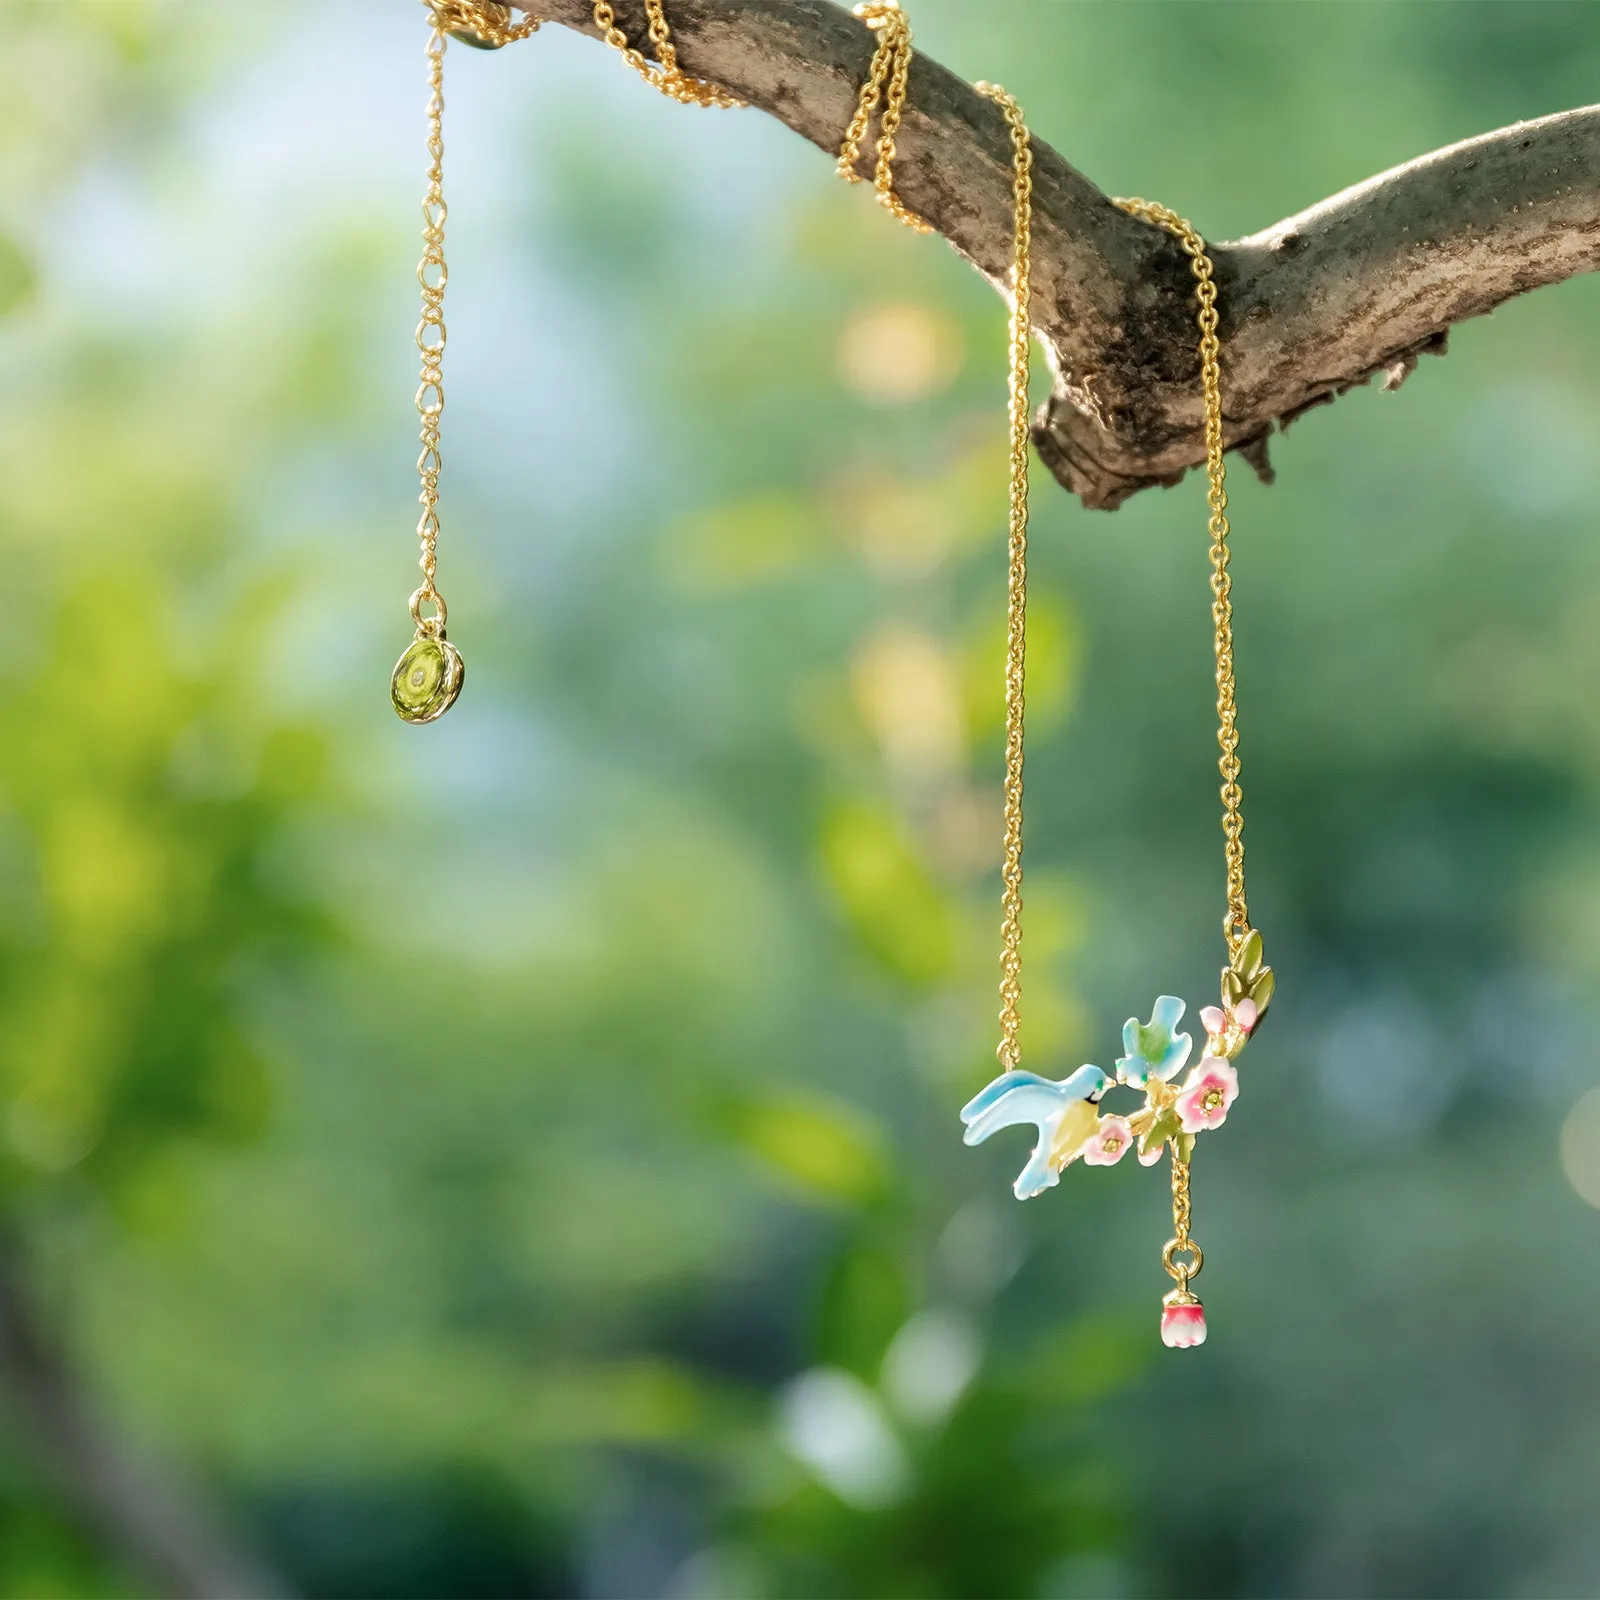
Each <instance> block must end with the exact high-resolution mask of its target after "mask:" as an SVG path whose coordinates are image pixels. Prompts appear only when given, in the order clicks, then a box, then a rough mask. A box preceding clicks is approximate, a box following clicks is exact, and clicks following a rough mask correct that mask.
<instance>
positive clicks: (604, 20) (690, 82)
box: [594, 0, 744, 111]
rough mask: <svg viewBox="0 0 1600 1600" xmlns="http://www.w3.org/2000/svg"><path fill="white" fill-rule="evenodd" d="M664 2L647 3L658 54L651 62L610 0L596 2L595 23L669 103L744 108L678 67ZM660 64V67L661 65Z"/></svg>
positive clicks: (735, 99)
mask: <svg viewBox="0 0 1600 1600" xmlns="http://www.w3.org/2000/svg"><path fill="white" fill-rule="evenodd" d="M664 4H665V0H644V9H645V15H646V16H647V17H648V18H649V19H650V45H651V48H652V49H653V50H654V51H655V54H656V59H655V61H653V62H652V61H649V60H647V59H646V58H645V56H644V55H643V53H642V52H641V51H639V50H638V49H637V48H636V47H635V46H633V45H631V44H629V42H628V36H627V34H625V33H624V32H623V31H622V29H621V28H619V27H618V26H617V14H616V11H615V10H614V9H613V8H612V6H611V5H610V4H609V3H608V0H595V7H594V21H595V26H596V27H597V28H599V30H600V34H601V37H602V38H603V39H604V40H605V42H606V43H607V44H608V45H610V46H611V48H612V49H613V50H616V51H618V52H619V53H620V54H621V56H622V59H623V60H624V61H626V62H627V63H628V65H629V66H630V67H632V68H633V70H634V71H635V72H637V73H638V74H639V76H640V77H641V78H643V79H644V81H645V82H646V83H648V84H649V85H650V87H651V88H652V89H658V90H660V92H661V93H662V94H664V95H666V96H667V98H668V99H669V100H676V101H677V102H678V104H679V105H685V106H718V107H720V108H721V109H723V110H725V111H731V110H733V109H734V108H735V107H738V106H742V105H743V104H744V101H743V100H740V99H737V98H736V97H735V96H733V95H731V94H729V93H728V91H727V90H726V89H723V88H721V87H719V86H718V85H717V84H714V83H707V82H706V81H705V79H703V78H692V77H690V76H689V74H688V73H686V72H685V71H684V70H683V68H682V67H680V66H679V65H678V47H677V46H676V45H675V44H674V43H673V42H672V29H671V28H670V27H669V26H668V25H667V14H666V12H665V11H664V10H663V9H662V8H663V5H664ZM658 63H659V64H658Z"/></svg>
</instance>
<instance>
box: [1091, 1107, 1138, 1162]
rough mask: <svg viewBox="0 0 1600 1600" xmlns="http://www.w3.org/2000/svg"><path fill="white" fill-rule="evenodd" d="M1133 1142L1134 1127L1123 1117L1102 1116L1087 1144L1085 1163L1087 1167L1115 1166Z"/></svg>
mask: <svg viewBox="0 0 1600 1600" xmlns="http://www.w3.org/2000/svg"><path fill="white" fill-rule="evenodd" d="M1132 1144H1133V1129H1132V1128H1130V1127H1129V1126H1128V1124H1127V1122H1126V1120H1125V1119H1123V1118H1122V1117H1102V1118H1101V1119H1100V1122H1099V1125H1098V1126H1097V1127H1096V1128H1095V1130H1094V1133H1093V1134H1092V1135H1091V1137H1090V1139H1089V1141H1088V1143H1087V1144H1085V1145H1084V1147H1083V1151H1082V1156H1083V1164H1084V1165H1085V1166H1087V1167H1114V1166H1116V1164H1117V1163H1118V1162H1119V1161H1120V1160H1121V1159H1122V1158H1123V1157H1124V1156H1125V1155H1127V1153H1128V1150H1129V1148H1130V1147H1131V1146H1132Z"/></svg>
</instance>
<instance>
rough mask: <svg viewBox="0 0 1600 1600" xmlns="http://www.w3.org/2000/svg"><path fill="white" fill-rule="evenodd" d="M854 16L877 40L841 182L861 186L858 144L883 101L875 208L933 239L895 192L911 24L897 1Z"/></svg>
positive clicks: (873, 1)
mask: <svg viewBox="0 0 1600 1600" xmlns="http://www.w3.org/2000/svg"><path fill="white" fill-rule="evenodd" d="M855 15H856V16H858V17H860V18H861V20H862V21H863V22H864V23H866V25H867V26H868V27H869V28H871V29H872V30H873V31H874V32H875V33H876V34H877V35H878V45H877V48H876V49H875V50H874V51H873V53H872V66H871V68H870V69H869V70H868V72H867V79H866V82H865V83H863V84H862V85H861V96H860V98H859V99H858V100H857V101H856V112H855V115H854V116H853V117H852V118H851V119H850V126H849V127H848V128H847V129H846V130H845V135H844V142H843V143H842V144H841V145H840V146H839V176H840V177H841V178H843V179H844V180H845V182H846V183H860V182H861V181H862V178H861V174H860V173H859V172H857V171H856V163H857V162H858V161H859V160H860V159H861V141H862V140H863V139H865V138H866V136H867V125H868V124H869V123H870V122H871V120H872V114H873V112H874V111H876V110H877V109H878V101H879V100H880V99H882V101H883V116H882V118H881V119H880V121H879V123H878V161H877V165H876V167H875V168H874V169H873V174H872V183H873V187H874V188H875V189H876V190H877V193H878V204H879V205H881V206H882V207H883V208H884V209H885V210H886V211H889V212H892V213H893V214H894V215H895V216H897V217H898V218H899V219H900V220H901V221H902V222H903V223H905V225H906V226H907V227H908V228H910V229H912V230H913V231H914V232H917V233H932V232H933V228H932V226H931V224H929V223H926V222H924V221H923V220H922V218H921V217H919V216H918V215H917V214H916V212H914V211H912V210H910V209H908V208H907V206H906V205H905V203H904V202H903V201H902V200H901V198H900V196H899V195H897V194H896V193H895V192H894V158H895V154H896V151H895V142H894V141H895V135H896V134H897V133H899V131H900V118H901V116H902V115H903V114H904V112H905V104H906V78H907V76H908V74H909V73H910V71H911V23H910V21H909V19H908V18H907V17H906V14H905V12H903V11H902V10H901V9H900V7H899V5H898V4H896V0H866V3H864V4H862V5H858V6H857V7H856V8H855Z"/></svg>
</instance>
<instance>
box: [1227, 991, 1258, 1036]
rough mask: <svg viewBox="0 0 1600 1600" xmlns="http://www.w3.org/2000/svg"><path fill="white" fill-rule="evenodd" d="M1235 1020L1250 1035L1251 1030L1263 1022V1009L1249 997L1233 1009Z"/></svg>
mask: <svg viewBox="0 0 1600 1600" xmlns="http://www.w3.org/2000/svg"><path fill="white" fill-rule="evenodd" d="M1233 1020H1234V1021H1235V1022H1237V1023H1238V1024H1239V1026H1240V1027H1241V1028H1243V1029H1244V1031H1245V1032H1246V1033H1249V1032H1250V1031H1251V1029H1252V1028H1254V1027H1255V1025H1256V1024H1257V1023H1258V1022H1259V1021H1260V1020H1261V1008H1260V1007H1259V1006H1258V1005H1257V1004H1256V1003H1255V1001H1254V1000H1251V999H1249V998H1248V997H1247V998H1245V999H1243V1000H1241V1001H1240V1002H1239V1003H1238V1005H1236V1006H1235V1007H1234V1008H1233Z"/></svg>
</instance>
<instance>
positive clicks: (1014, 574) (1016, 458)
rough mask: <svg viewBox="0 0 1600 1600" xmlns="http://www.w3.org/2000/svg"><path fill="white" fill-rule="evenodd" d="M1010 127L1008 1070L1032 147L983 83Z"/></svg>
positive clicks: (1003, 1040)
mask: <svg viewBox="0 0 1600 1600" xmlns="http://www.w3.org/2000/svg"><path fill="white" fill-rule="evenodd" d="M977 90H978V93H979V94H982V95H986V96H987V97H988V98H989V99H991V100H993V101H994V102H995V104H996V105H998V106H999V107H1000V109H1001V111H1002V112H1003V113H1004V114H1005V119H1006V125H1007V126H1008V128H1009V129H1010V131H1011V162H1012V179H1011V204H1012V241H1011V322H1010V328H1009V334H1010V339H1009V344H1010V350H1009V355H1010V361H1009V379H1008V382H1009V406H1008V411H1007V420H1008V423H1009V427H1010V473H1011V476H1010V491H1009V498H1010V514H1009V517H1008V519H1007V539H1006V549H1007V566H1006V704H1005V729H1006V743H1005V749H1006V756H1005V784H1004V829H1003V839H1002V848H1001V859H1000V1044H999V1048H998V1049H997V1050H996V1051H995V1054H996V1055H997V1056H999V1058H1000V1063H1001V1065H1002V1066H1004V1067H1005V1068H1006V1069H1007V1070H1008V1071H1009V1070H1011V1069H1012V1068H1014V1067H1016V1066H1017V1065H1018V1064H1019V1063H1020V1062H1021V1060H1022V1045H1021V1043H1020V1041H1019V1039H1018V1031H1019V1029H1020V1027H1021V1017H1020V1015H1019V1007H1020V1006H1021V1003H1022V948H1021V947H1022V748H1023V723H1024V714H1025V711H1026V692H1025V691H1026V684H1027V656H1028V355H1029V339H1030V336H1031V324H1030V315H1031V311H1032V303H1033V149H1032V146H1031V145H1030V143H1029V140H1028V127H1027V124H1026V123H1025V122H1024V121H1023V117H1022V109H1021V107H1019V106H1018V105H1017V102H1016V101H1015V100H1013V99H1012V98H1011V96H1010V95H1009V94H1007V93H1006V91H1005V90H1004V89H1002V88H1000V87H999V86H998V85H996V84H991V83H980V84H978V85H977Z"/></svg>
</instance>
